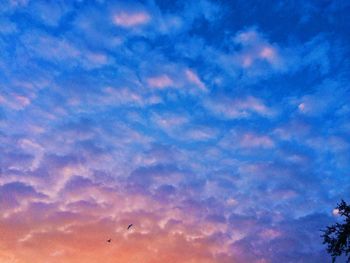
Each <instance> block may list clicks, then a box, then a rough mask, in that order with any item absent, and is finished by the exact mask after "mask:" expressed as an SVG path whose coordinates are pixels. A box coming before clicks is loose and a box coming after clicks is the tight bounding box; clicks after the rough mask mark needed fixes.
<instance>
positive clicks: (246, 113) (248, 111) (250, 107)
mask: <svg viewBox="0 0 350 263" xmlns="http://www.w3.org/2000/svg"><path fill="white" fill-rule="evenodd" d="M206 107H207V108H208V109H209V110H211V111H212V112H213V113H214V114H216V115H219V116H222V117H224V118H229V119H241V118H249V117H251V116H252V115H260V116H262V117H272V116H274V115H275V112H274V111H273V110H272V109H271V108H270V107H268V106H267V105H266V104H265V103H264V102H263V101H262V100H261V99H259V98H256V97H253V96H248V97H243V98H233V99H229V98H219V99H214V100H209V101H207V102H206Z"/></svg>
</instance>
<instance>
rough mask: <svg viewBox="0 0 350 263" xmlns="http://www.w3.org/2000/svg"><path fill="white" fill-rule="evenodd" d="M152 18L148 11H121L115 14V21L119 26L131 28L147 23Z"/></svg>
mask: <svg viewBox="0 0 350 263" xmlns="http://www.w3.org/2000/svg"><path fill="white" fill-rule="evenodd" d="M150 19H151V17H150V15H149V14H148V13H146V12H135V13H127V12H120V13H118V14H116V15H115V16H114V18H113V21H114V23H115V24H116V25H118V26H121V27H126V28H129V27H135V26H141V25H145V24H147V23H148V22H149V21H150Z"/></svg>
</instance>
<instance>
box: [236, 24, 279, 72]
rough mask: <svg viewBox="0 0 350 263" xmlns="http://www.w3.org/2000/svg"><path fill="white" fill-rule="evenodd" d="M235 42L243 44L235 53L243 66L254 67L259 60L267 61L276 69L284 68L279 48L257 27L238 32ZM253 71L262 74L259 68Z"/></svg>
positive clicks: (246, 67) (239, 63) (238, 61)
mask: <svg viewBox="0 0 350 263" xmlns="http://www.w3.org/2000/svg"><path fill="white" fill-rule="evenodd" d="M234 42H235V43H236V44H239V45H241V46H242V49H241V50H240V51H238V52H236V53H235V54H234V61H235V62H236V63H237V64H238V65H240V66H241V67H243V68H245V69H249V68H252V69H254V68H255V67H256V66H258V62H259V61H266V62H268V63H269V64H270V65H271V67H273V68H274V69H275V70H282V69H284V63H283V59H282V57H281V56H280V54H279V50H278V48H277V47H276V46H275V45H274V44H272V43H269V41H268V40H267V39H265V37H264V36H263V35H261V34H259V32H257V31H256V30H255V29H250V30H247V31H243V32H240V33H238V34H237V35H236V37H235V38H234ZM251 73H252V74H253V73H255V74H261V72H260V71H259V70H257V69H256V70H254V71H252V72H251Z"/></svg>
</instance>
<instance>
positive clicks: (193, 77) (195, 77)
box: [185, 69, 207, 91]
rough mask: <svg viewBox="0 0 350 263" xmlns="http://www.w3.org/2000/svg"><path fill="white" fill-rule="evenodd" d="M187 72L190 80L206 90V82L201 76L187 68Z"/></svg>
mask: <svg viewBox="0 0 350 263" xmlns="http://www.w3.org/2000/svg"><path fill="white" fill-rule="evenodd" d="M185 72H186V77H187V79H188V80H189V81H190V82H192V83H193V84H195V85H196V86H197V87H198V88H200V89H202V90H204V91H206V90H207V88H206V86H205V84H204V83H203V82H202V81H201V80H200V78H199V77H198V75H197V74H196V73H195V72H194V71H192V70H190V69H187V70H186V71H185Z"/></svg>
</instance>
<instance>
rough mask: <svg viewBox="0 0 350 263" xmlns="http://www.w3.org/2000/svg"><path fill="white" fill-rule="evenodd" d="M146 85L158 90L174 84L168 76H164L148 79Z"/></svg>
mask: <svg viewBox="0 0 350 263" xmlns="http://www.w3.org/2000/svg"><path fill="white" fill-rule="evenodd" d="M147 83H148V85H149V86H151V87H154V88H159V89H162V88H165V87H169V86H171V85H173V84H174V82H173V80H172V79H171V78H169V76H168V75H165V74H164V75H160V76H156V77H151V78H148V79H147Z"/></svg>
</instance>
